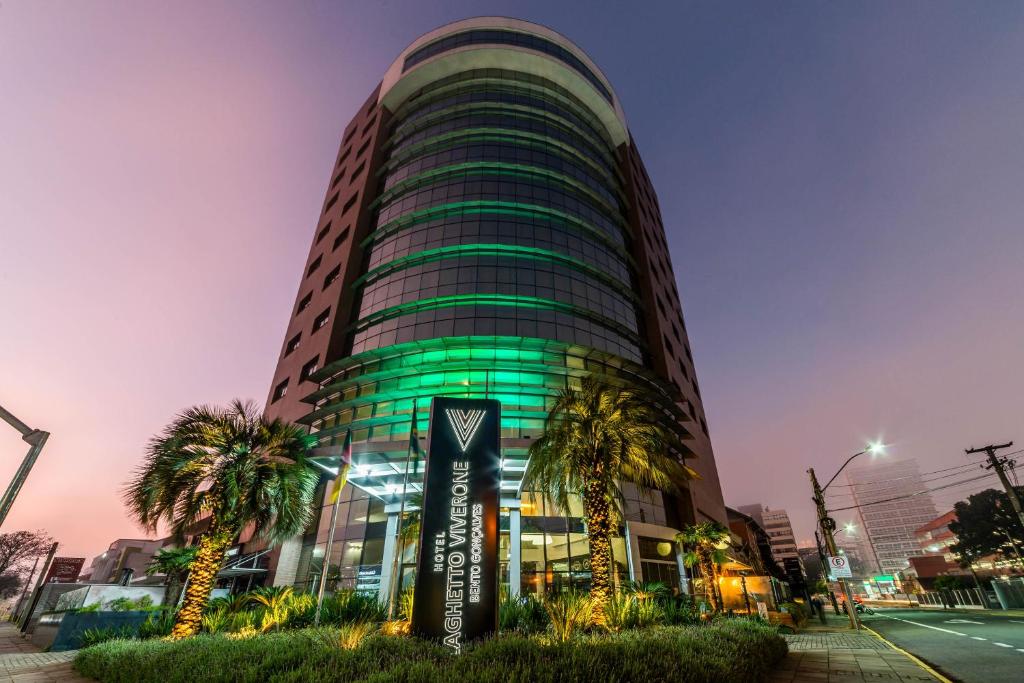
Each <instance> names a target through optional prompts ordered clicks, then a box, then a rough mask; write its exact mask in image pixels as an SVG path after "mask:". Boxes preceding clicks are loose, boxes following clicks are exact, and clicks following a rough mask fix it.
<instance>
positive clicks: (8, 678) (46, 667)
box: [0, 622, 91, 683]
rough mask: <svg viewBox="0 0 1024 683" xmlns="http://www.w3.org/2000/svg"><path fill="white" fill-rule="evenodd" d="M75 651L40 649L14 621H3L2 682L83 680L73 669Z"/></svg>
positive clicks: (0, 638) (0, 632) (76, 682)
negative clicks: (12, 622) (23, 635)
mask: <svg viewBox="0 0 1024 683" xmlns="http://www.w3.org/2000/svg"><path fill="white" fill-rule="evenodd" d="M76 654H77V652H76V651H74V650H71V651H69V652H40V651H39V648H37V647H36V646H35V645H33V644H32V643H31V642H29V641H28V639H26V638H23V637H22V636H21V632H20V631H18V628H17V627H16V626H15V625H14V624H10V623H7V622H3V623H0V683H42V682H44V681H46V682H49V681H54V682H58V681H59V682H66V683H79V682H80V683H84V682H86V681H89V680H91V679H88V678H82V677H81V676H79V675H78V674H77V673H75V671H74V669H72V668H71V660H72V659H74V658H75V655H76Z"/></svg>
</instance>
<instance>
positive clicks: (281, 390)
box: [270, 379, 288, 403]
mask: <svg viewBox="0 0 1024 683" xmlns="http://www.w3.org/2000/svg"><path fill="white" fill-rule="evenodd" d="M287 393H288V380H287V379H286V380H285V381H283V382H281V383H280V384H278V385H277V386H276V387H274V396H273V398H271V399H270V402H271V403H277V402H278V401H280V400H281V399H282V398H284V397H285V394H287Z"/></svg>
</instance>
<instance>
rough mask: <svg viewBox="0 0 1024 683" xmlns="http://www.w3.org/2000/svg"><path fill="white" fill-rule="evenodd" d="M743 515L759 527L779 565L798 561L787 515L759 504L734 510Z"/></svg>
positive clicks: (794, 539) (791, 526)
mask: <svg viewBox="0 0 1024 683" xmlns="http://www.w3.org/2000/svg"><path fill="white" fill-rule="evenodd" d="M736 509H737V510H739V511H740V512H742V513H743V514H745V515H750V516H751V517H753V518H754V519H755V520H757V523H758V524H760V525H761V527H762V528H763V529H764V531H765V533H766V534H768V538H769V540H770V541H771V545H772V555H774V556H775V560H776V561H777V562H779V563H782V562H783V561H785V560H787V559H798V558H799V557H800V555H799V553H798V552H797V547H796V536H795V535H794V534H793V525H792V524H790V522H789V515H788V514H786V511H785V510H772V509H770V508H768V507H765V506H764V505H761V504H760V503H758V504H756V505H741V506H739V507H738V508H736Z"/></svg>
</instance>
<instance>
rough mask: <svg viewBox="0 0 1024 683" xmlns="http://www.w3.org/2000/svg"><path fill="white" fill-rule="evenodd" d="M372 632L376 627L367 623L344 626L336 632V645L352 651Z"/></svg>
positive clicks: (359, 622)
mask: <svg viewBox="0 0 1024 683" xmlns="http://www.w3.org/2000/svg"><path fill="white" fill-rule="evenodd" d="M374 630H376V626H375V625H374V624H372V623H371V622H368V621H356V622H353V623H351V624H344V625H342V627H341V629H340V630H339V632H338V645H340V646H341V647H342V648H344V649H346V650H354V649H356V648H357V647H359V644H360V643H361V642H363V639H364V638H366V636H368V635H370V634H371V633H373V632H374Z"/></svg>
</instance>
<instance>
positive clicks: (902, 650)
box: [860, 622, 954, 683]
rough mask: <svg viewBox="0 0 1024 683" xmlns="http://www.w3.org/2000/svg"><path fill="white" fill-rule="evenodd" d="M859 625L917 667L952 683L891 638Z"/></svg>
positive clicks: (940, 679)
mask: <svg viewBox="0 0 1024 683" xmlns="http://www.w3.org/2000/svg"><path fill="white" fill-rule="evenodd" d="M860 626H861V628H863V629H864V630H865V631H868V632H870V633H871V635H873V636H875V637H876V638H878V639H879V640H881V641H882V642H883V643H885V644H886V645H888V646H889V647H891V648H892V649H894V650H896V651H897V652H899V653H901V654H903V655H905V656H906V657H908V658H909V659H910V661H912V662H914V664H917V665H918V666H919V667H921V668H922V669H924V670H925V671H927V672H928V673H929V674H931V675H932V676H934V677H935V678H936V679H938V680H939V681H941V682H942V683H954V682H953V681H952V680H950V679H948V678H946V677H945V676H943V675H942V674H940V673H939V672H938V671H936V670H935V669H933V668H932V667H930V666H929V665H928V664H927V663H925V662H924V661H922V660H921V659H919V658H918V657H915V656H914V655H912V654H910V653H909V652H907V651H906V650H904V649H903V648H902V647H899V646H898V645H896V643H893V642H892V641H891V640H889V639H887V638H885V637H884V636H882V635H881V634H880V633H878V631H876V630H875V629H873V628H871V627H870V626H865V625H864V623H863V622H862V623H861V625H860Z"/></svg>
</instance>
